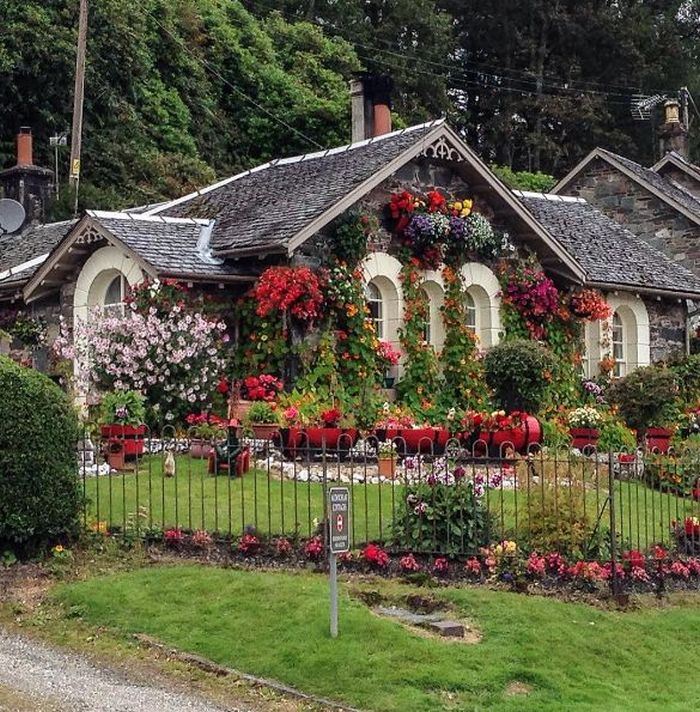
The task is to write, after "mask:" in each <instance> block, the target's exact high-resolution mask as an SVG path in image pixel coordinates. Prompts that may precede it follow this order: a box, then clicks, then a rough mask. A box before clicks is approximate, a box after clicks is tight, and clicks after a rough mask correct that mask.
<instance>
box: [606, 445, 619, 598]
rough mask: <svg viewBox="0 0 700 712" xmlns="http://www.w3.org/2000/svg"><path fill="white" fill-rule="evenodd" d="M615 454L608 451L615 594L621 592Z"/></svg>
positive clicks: (612, 577)
mask: <svg viewBox="0 0 700 712" xmlns="http://www.w3.org/2000/svg"><path fill="white" fill-rule="evenodd" d="M613 465H614V455H613V453H612V452H609V453H608V507H609V509H610V564H611V570H610V587H611V591H612V594H613V596H617V595H618V594H619V593H620V582H619V579H618V575H617V519H616V516H615V473H614V470H613Z"/></svg>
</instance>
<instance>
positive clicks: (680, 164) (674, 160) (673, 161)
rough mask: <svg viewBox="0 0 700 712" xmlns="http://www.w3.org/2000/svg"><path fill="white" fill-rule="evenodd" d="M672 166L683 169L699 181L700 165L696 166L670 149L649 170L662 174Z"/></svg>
mask: <svg viewBox="0 0 700 712" xmlns="http://www.w3.org/2000/svg"><path fill="white" fill-rule="evenodd" d="M672 166H673V167H675V168H678V169H679V170H681V171H683V172H684V173H686V174H687V175H689V176H690V177H691V178H693V179H694V180H696V181H698V183H700V166H696V165H695V164H694V163H691V162H690V161H689V160H688V159H686V158H684V157H683V156H681V154H680V153H678V152H676V151H670V152H669V153H667V154H666V155H665V156H664V157H663V158H661V159H660V160H659V161H657V162H656V163H655V164H654V165H653V166H652V167H651V170H652V171H654V172H655V173H659V174H661V175H663V174H664V171H665V169H666V168H669V167H672Z"/></svg>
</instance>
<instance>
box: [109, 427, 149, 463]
mask: <svg viewBox="0 0 700 712" xmlns="http://www.w3.org/2000/svg"><path fill="white" fill-rule="evenodd" d="M100 431H101V433H102V437H103V438H105V439H106V440H108V441H109V442H110V443H112V442H114V441H118V442H120V443H121V444H122V448H123V450H124V457H127V458H129V457H136V456H137V455H143V446H144V436H145V435H146V426H145V425H137V426H134V425H121V424H120V423H111V424H109V425H102V426H101V428H100Z"/></svg>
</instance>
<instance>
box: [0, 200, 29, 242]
mask: <svg viewBox="0 0 700 712" xmlns="http://www.w3.org/2000/svg"><path fill="white" fill-rule="evenodd" d="M26 216H27V214H26V213H25V212H24V208H23V207H22V204H21V203H18V202H17V201H16V200H10V199H9V198H3V199H2V200H0V235H4V234H6V233H9V232H16V231H17V230H19V229H20V228H21V227H22V225H23V224H24V218H25V217H26Z"/></svg>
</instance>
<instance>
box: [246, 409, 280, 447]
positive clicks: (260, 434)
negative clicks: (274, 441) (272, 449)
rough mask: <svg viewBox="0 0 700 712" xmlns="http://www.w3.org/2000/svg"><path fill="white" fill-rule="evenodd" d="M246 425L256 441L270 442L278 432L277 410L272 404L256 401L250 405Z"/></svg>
mask: <svg viewBox="0 0 700 712" xmlns="http://www.w3.org/2000/svg"><path fill="white" fill-rule="evenodd" d="M246 424H247V425H248V426H250V429H251V430H252V431H253V435H254V436H255V438H256V439H258V440H270V439H271V438H272V436H273V435H274V434H275V433H277V432H278V431H279V420H278V417H277V410H276V409H275V407H274V405H273V404H272V403H268V402H267V401H257V402H255V403H252V404H251V406H250V408H249V409H248V413H247V414H246Z"/></svg>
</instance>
